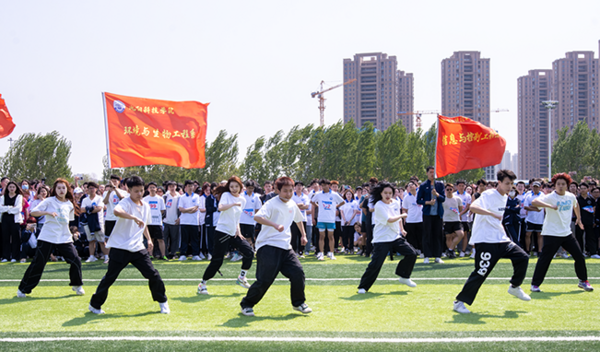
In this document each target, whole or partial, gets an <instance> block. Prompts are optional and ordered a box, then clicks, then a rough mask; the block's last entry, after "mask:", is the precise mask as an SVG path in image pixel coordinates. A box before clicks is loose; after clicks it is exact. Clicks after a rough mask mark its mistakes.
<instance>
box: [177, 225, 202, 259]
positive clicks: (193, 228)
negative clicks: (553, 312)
mask: <svg viewBox="0 0 600 352" xmlns="http://www.w3.org/2000/svg"><path fill="white" fill-rule="evenodd" d="M180 229H181V248H179V255H187V251H188V242H191V243H192V255H193V256H196V255H199V254H200V234H199V232H198V225H180Z"/></svg>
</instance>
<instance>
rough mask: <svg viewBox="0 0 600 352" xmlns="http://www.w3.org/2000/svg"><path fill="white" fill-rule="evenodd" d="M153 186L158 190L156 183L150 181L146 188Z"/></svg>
mask: <svg viewBox="0 0 600 352" xmlns="http://www.w3.org/2000/svg"><path fill="white" fill-rule="evenodd" d="M152 185H154V186H155V187H156V188H158V185H157V184H156V182H154V181H152V182H148V184H147V185H146V187H150V186H152Z"/></svg>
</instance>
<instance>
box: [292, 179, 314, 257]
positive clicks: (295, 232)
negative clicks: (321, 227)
mask: <svg viewBox="0 0 600 352" xmlns="http://www.w3.org/2000/svg"><path fill="white" fill-rule="evenodd" d="M303 189H304V183H302V182H301V181H296V182H295V183H294V194H293V195H292V201H293V202H294V203H296V205H297V206H298V209H300V213H302V217H303V219H302V223H303V225H304V230H305V231H306V229H307V225H306V220H307V218H308V216H307V214H306V213H307V211H308V209H309V208H310V198H308V195H306V194H304V193H303V192H302V190H303ZM291 229H292V249H293V250H294V252H295V253H297V255H298V257H300V258H304V252H305V249H306V248H305V244H302V241H301V240H300V239H301V238H302V232H301V231H300V227H299V226H297V225H296V223H295V222H292V227H291ZM307 241H308V237H307ZM307 243H308V242H307ZM309 249H310V248H309Z"/></svg>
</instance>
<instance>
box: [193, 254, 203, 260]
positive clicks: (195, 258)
mask: <svg viewBox="0 0 600 352" xmlns="http://www.w3.org/2000/svg"><path fill="white" fill-rule="evenodd" d="M192 260H196V261H198V260H202V258H200V257H199V256H197V255H195V256H193V257H192Z"/></svg>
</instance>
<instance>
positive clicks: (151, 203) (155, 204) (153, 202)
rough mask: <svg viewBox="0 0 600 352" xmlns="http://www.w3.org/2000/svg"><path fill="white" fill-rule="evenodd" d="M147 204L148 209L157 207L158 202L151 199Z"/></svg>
mask: <svg viewBox="0 0 600 352" xmlns="http://www.w3.org/2000/svg"><path fill="white" fill-rule="evenodd" d="M148 204H150V209H158V202H157V201H155V200H152V201H150V202H148Z"/></svg>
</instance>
